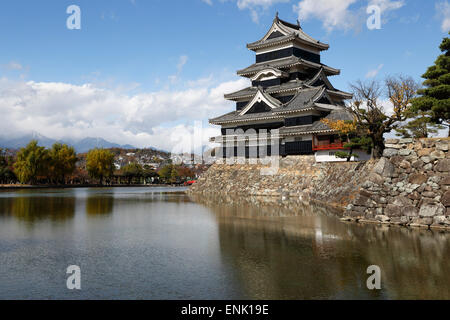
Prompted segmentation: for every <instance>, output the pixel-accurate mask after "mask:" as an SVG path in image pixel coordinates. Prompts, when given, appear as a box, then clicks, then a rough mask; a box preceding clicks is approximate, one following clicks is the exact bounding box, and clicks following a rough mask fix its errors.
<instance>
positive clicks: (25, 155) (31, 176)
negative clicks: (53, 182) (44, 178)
mask: <svg viewBox="0 0 450 320" xmlns="http://www.w3.org/2000/svg"><path fill="white" fill-rule="evenodd" d="M49 159H50V157H49V154H48V150H46V149H45V148H44V147H40V146H38V142H37V141H36V140H32V141H31V142H30V143H29V144H28V145H27V146H26V147H25V148H22V149H20V151H19V153H18V154H17V161H16V163H15V164H14V173H15V174H16V176H17V178H18V179H19V181H20V182H21V183H30V184H35V183H36V181H37V177H38V176H40V175H46V171H47V169H48V165H49Z"/></svg>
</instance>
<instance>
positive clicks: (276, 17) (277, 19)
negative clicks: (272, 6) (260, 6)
mask: <svg viewBox="0 0 450 320" xmlns="http://www.w3.org/2000/svg"><path fill="white" fill-rule="evenodd" d="M279 20H280V18H278V11H277V13H276V14H275V21H276V22H278V21H279Z"/></svg>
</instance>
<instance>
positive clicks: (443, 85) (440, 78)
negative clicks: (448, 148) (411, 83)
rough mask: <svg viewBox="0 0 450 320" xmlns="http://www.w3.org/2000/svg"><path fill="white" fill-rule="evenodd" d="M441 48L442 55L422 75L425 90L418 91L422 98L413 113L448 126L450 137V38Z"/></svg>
mask: <svg viewBox="0 0 450 320" xmlns="http://www.w3.org/2000/svg"><path fill="white" fill-rule="evenodd" d="M449 34H450V32H449ZM439 48H440V49H441V51H442V54H441V55H440V56H438V58H437V59H436V61H435V63H434V65H433V66H431V67H429V68H428V70H427V72H425V73H424V74H423V75H422V78H424V79H425V81H424V82H423V85H424V86H425V88H423V89H420V90H419V91H418V94H419V95H420V97H418V98H416V99H414V100H413V101H412V105H413V111H415V112H417V111H418V110H420V111H423V112H425V113H427V115H429V116H430V120H431V121H432V122H433V123H436V124H443V125H445V126H447V127H448V135H449V136H450V38H448V37H445V38H444V40H443V41H442V43H441V45H440V47H439Z"/></svg>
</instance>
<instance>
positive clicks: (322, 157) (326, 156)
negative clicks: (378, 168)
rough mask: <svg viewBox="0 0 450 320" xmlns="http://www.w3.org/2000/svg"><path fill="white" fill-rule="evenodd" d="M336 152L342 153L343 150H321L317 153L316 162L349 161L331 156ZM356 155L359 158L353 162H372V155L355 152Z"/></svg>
mask: <svg viewBox="0 0 450 320" xmlns="http://www.w3.org/2000/svg"><path fill="white" fill-rule="evenodd" d="M336 151H342V150H319V151H316V153H315V155H314V156H315V158H316V162H345V161H347V159H341V158H336V157H335V156H333V155H330V153H333V152H336ZM353 152H354V153H356V154H357V155H358V156H359V157H358V158H356V159H355V157H352V159H351V161H366V160H370V154H367V153H366V152H365V151H363V150H354V151H353Z"/></svg>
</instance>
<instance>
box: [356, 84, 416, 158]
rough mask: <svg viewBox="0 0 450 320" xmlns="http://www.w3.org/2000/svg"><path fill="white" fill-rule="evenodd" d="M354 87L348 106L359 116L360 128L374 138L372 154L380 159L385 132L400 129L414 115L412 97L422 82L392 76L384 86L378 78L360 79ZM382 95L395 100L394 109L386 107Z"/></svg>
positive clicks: (357, 120) (391, 100) (393, 101)
mask: <svg viewBox="0 0 450 320" xmlns="http://www.w3.org/2000/svg"><path fill="white" fill-rule="evenodd" d="M350 86H351V88H352V91H353V100H352V101H351V102H350V105H349V106H348V108H349V110H350V111H351V112H352V113H353V115H354V117H355V119H356V124H357V127H358V131H360V132H363V133H365V134H366V135H367V136H368V137H370V138H371V139H372V142H373V149H372V156H373V157H374V158H379V157H381V156H382V154H383V150H384V134H385V133H388V132H390V131H392V130H393V129H396V128H398V126H399V125H400V124H401V123H402V122H403V121H405V120H406V119H407V118H408V117H409V116H410V115H411V112H410V110H409V109H410V107H411V100H412V99H413V98H414V97H415V95H416V92H417V89H418V88H419V85H418V84H417V83H416V82H415V81H414V79H412V78H411V77H406V76H396V77H388V78H387V79H386V80H385V81H384V84H383V85H382V84H380V82H378V81H370V82H362V81H361V80H358V81H357V82H356V83H354V84H351V85H350ZM382 98H387V99H388V100H389V101H390V102H391V104H392V106H393V111H392V112H390V113H388V112H387V111H386V110H385V109H384V107H383V105H382Z"/></svg>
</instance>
